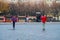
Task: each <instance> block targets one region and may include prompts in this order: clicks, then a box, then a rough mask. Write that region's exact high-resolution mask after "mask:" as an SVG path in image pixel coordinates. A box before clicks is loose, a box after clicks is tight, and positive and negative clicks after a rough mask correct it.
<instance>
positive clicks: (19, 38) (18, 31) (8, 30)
mask: <svg viewBox="0 0 60 40" xmlns="http://www.w3.org/2000/svg"><path fill="white" fill-rule="evenodd" d="M45 29H46V30H45V31H42V23H41V22H40V23H36V22H32V23H16V28H15V30H13V28H12V23H0V40H60V22H53V23H52V22H50V23H49V22H47V23H46V25H45Z"/></svg>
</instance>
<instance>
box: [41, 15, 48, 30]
mask: <svg viewBox="0 0 60 40" xmlns="http://www.w3.org/2000/svg"><path fill="white" fill-rule="evenodd" d="M46 19H47V17H46V16H45V15H43V16H41V22H42V23H43V31H45V23H46Z"/></svg>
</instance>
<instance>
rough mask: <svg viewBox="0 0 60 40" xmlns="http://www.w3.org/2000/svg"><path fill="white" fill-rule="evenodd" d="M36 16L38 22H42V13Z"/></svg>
mask: <svg viewBox="0 0 60 40" xmlns="http://www.w3.org/2000/svg"><path fill="white" fill-rule="evenodd" d="M36 18H37V19H36V21H37V22H41V14H38V15H36Z"/></svg>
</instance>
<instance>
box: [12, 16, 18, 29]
mask: <svg viewBox="0 0 60 40" xmlns="http://www.w3.org/2000/svg"><path fill="white" fill-rule="evenodd" d="M12 22H13V30H14V29H15V22H17V18H16V16H12Z"/></svg>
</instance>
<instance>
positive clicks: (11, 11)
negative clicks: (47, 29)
mask: <svg viewBox="0 0 60 40" xmlns="http://www.w3.org/2000/svg"><path fill="white" fill-rule="evenodd" d="M43 14H44V15H46V16H47V22H60V0H0V22H11V16H17V18H18V22H25V18H26V15H29V22H37V21H36V20H37V19H40V15H43ZM38 22H40V21H38Z"/></svg>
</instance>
